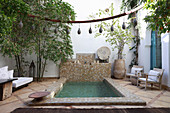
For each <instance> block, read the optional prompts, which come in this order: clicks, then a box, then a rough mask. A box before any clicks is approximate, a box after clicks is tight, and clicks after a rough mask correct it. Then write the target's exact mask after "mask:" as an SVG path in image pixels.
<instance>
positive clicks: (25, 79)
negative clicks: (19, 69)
mask: <svg viewBox="0 0 170 113" xmlns="http://www.w3.org/2000/svg"><path fill="white" fill-rule="evenodd" d="M32 81H33V78H32V77H18V80H14V81H13V82H12V87H14V88H17V87H19V86H22V85H25V84H28V83H30V82H32Z"/></svg>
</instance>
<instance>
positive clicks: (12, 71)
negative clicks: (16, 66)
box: [8, 70, 14, 79]
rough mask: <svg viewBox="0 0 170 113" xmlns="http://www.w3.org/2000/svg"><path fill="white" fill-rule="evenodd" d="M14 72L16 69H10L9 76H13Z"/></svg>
mask: <svg viewBox="0 0 170 113" xmlns="http://www.w3.org/2000/svg"><path fill="white" fill-rule="evenodd" d="M13 73H14V70H10V71H8V76H9V78H10V79H12V78H13Z"/></svg>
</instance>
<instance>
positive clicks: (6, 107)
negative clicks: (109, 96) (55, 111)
mask: <svg viewBox="0 0 170 113" xmlns="http://www.w3.org/2000/svg"><path fill="white" fill-rule="evenodd" d="M56 81H57V80H55V79H54V80H45V81H42V82H39V83H37V82H32V83H31V84H29V86H28V87H25V88H22V89H19V90H17V91H15V92H13V96H11V97H10V98H8V99H6V100H4V101H0V109H2V110H1V111H0V112H2V113H7V112H10V111H12V110H14V109H15V108H18V107H29V106H26V105H25V104H24V103H27V102H29V101H31V100H32V99H31V98H28V95H29V94H31V93H33V92H36V91H44V90H45V89H47V88H48V87H49V86H51V85H52V84H53V83H54V82H56ZM113 81H114V82H116V83H118V84H120V85H121V86H123V87H124V88H126V89H127V90H128V91H130V92H132V93H134V94H136V95H138V96H139V97H140V98H141V99H142V100H144V101H146V103H148V102H152V101H153V100H152V99H155V97H156V96H157V95H159V94H161V92H163V90H157V89H151V88H148V90H146V91H145V90H144V87H143V86H142V85H141V86H142V87H136V86H134V85H131V82H129V81H125V80H117V79H113ZM15 96H18V97H17V98H16V97H15ZM18 98H20V99H21V100H20V99H19V100H18ZM21 101H22V102H21ZM168 102H170V92H169V91H165V92H164V93H163V95H160V97H158V98H156V101H154V102H153V103H152V104H151V105H150V106H148V105H147V106H119V105H117V106H115V105H107V106H31V107H33V108H67V109H71V108H104V109H111V108H143V107H144V108H145V107H170V103H168Z"/></svg>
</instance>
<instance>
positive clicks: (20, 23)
mask: <svg viewBox="0 0 170 113" xmlns="http://www.w3.org/2000/svg"><path fill="white" fill-rule="evenodd" d="M19 27H20V28H23V23H22V20H21V21H20V22H19Z"/></svg>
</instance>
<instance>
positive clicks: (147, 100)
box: [140, 97, 152, 104]
mask: <svg viewBox="0 0 170 113" xmlns="http://www.w3.org/2000/svg"><path fill="white" fill-rule="evenodd" d="M140 99H142V100H144V101H145V102H146V104H148V103H149V102H150V101H151V100H152V99H151V98H146V97H140Z"/></svg>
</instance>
